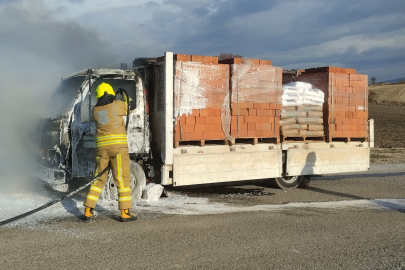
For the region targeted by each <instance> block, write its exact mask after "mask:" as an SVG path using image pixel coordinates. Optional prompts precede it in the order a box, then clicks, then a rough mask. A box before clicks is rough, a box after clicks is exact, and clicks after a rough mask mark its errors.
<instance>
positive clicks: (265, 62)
mask: <svg viewBox="0 0 405 270" xmlns="http://www.w3.org/2000/svg"><path fill="white" fill-rule="evenodd" d="M272 64H273V63H272V61H271V60H259V65H268V66H271V65H272Z"/></svg>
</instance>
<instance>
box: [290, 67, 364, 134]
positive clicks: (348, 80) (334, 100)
mask: <svg viewBox="0 0 405 270" xmlns="http://www.w3.org/2000/svg"><path fill="white" fill-rule="evenodd" d="M298 80H299V81H303V82H308V83H311V84H313V85H314V86H315V87H317V88H319V89H321V90H322V91H324V93H325V95H326V98H327V102H325V104H324V123H325V124H326V126H325V129H326V134H327V137H328V138H329V140H330V141H331V140H332V138H367V137H368V135H367V134H368V130H367V127H368V125H367V119H368V76H367V75H361V74H355V70H354V69H344V68H335V67H323V68H315V69H307V70H305V73H304V74H301V75H300V76H299V77H298Z"/></svg>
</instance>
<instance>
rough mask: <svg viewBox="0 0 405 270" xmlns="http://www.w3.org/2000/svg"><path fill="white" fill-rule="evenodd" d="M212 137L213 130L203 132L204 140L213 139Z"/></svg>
mask: <svg viewBox="0 0 405 270" xmlns="http://www.w3.org/2000/svg"><path fill="white" fill-rule="evenodd" d="M214 138H215V136H214V132H204V140H213V139H214Z"/></svg>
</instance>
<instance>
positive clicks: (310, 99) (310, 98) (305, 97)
mask: <svg viewBox="0 0 405 270" xmlns="http://www.w3.org/2000/svg"><path fill="white" fill-rule="evenodd" d="M304 100H305V101H315V102H319V103H322V104H323V102H324V99H323V98H320V97H312V96H304V97H303V101H304Z"/></svg>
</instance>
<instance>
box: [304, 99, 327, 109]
mask: <svg viewBox="0 0 405 270" xmlns="http://www.w3.org/2000/svg"><path fill="white" fill-rule="evenodd" d="M302 104H303V105H312V106H319V107H322V106H323V102H316V101H310V100H303V101H302Z"/></svg>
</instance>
